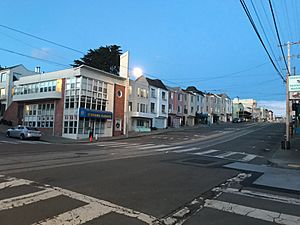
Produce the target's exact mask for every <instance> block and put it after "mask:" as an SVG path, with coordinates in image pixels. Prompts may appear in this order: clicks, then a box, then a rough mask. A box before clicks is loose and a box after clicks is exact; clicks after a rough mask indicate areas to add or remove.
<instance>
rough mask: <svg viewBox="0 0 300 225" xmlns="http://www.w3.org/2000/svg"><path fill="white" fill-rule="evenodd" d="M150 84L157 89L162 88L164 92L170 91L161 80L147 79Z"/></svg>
mask: <svg viewBox="0 0 300 225" xmlns="http://www.w3.org/2000/svg"><path fill="white" fill-rule="evenodd" d="M146 79H147V81H148V83H149V85H150V86H153V87H157V88H161V89H164V90H166V91H167V90H168V89H167V87H166V86H165V85H164V83H163V82H162V81H161V80H159V79H150V78H148V77H146Z"/></svg>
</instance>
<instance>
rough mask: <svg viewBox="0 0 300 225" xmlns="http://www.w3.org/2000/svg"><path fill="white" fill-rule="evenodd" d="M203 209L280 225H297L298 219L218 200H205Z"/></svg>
mask: <svg viewBox="0 0 300 225" xmlns="http://www.w3.org/2000/svg"><path fill="white" fill-rule="evenodd" d="M204 207H207V208H212V209H216V210H220V211H224V212H229V213H233V214H237V215H242V216H248V217H251V218H255V219H260V220H264V221H268V222H273V223H276V224H282V225H298V224H300V217H298V216H293V215H288V214H284V213H279V212H274V211H269V210H264V209H257V208H253V207H248V206H243V205H238V204H234V203H229V202H223V201H218V200H205V204H204Z"/></svg>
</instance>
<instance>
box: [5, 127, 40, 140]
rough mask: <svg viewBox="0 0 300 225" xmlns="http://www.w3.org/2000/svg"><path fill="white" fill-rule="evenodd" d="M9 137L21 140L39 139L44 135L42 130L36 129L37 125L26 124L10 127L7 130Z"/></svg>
mask: <svg viewBox="0 0 300 225" xmlns="http://www.w3.org/2000/svg"><path fill="white" fill-rule="evenodd" d="M6 135H7V137H16V138H20V139H21V140H24V139H29V138H33V139H37V140H39V139H40V137H41V136H42V132H41V131H39V130H38V129H36V128H35V127H25V126H17V127H13V128H9V129H8V130H7V131H6Z"/></svg>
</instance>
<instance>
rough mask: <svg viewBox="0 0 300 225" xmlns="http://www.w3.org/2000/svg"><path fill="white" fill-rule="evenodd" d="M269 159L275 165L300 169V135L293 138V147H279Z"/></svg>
mask: <svg viewBox="0 0 300 225" xmlns="http://www.w3.org/2000/svg"><path fill="white" fill-rule="evenodd" d="M269 161H270V162H271V163H272V164H273V166H277V167H282V168H290V169H299V170H300V135H299V134H295V135H294V136H293V137H292V138H291V149H289V150H283V149H281V148H279V149H278V150H277V151H276V152H275V154H274V155H273V156H272V159H271V160H269Z"/></svg>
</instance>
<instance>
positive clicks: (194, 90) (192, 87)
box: [186, 86, 204, 96]
mask: <svg viewBox="0 0 300 225" xmlns="http://www.w3.org/2000/svg"><path fill="white" fill-rule="evenodd" d="M186 91H191V92H194V93H196V94H198V95H202V96H204V93H203V92H202V91H199V90H198V89H197V88H196V87H195V86H189V87H187V89H186Z"/></svg>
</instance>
